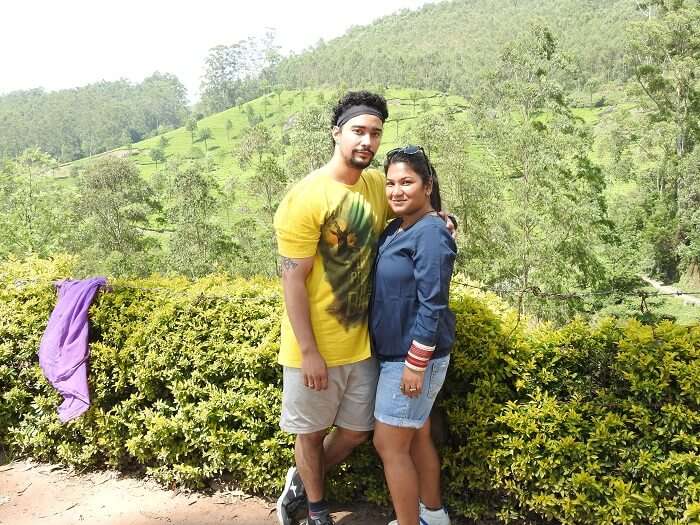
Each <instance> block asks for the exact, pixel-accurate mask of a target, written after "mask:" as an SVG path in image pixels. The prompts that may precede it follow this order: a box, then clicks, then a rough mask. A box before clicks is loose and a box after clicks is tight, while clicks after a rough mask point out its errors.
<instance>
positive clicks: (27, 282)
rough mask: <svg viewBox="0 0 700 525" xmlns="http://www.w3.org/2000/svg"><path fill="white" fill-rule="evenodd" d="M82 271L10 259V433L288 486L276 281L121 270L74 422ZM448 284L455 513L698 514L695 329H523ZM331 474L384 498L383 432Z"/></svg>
mask: <svg viewBox="0 0 700 525" xmlns="http://www.w3.org/2000/svg"><path fill="white" fill-rule="evenodd" d="M70 273H71V260H70V259H61V260H57V261H51V262H48V261H39V260H30V261H25V262H23V263H19V262H16V261H9V262H5V263H0V447H3V448H4V449H5V450H6V451H11V452H17V453H24V454H29V455H31V456H33V457H35V458H38V459H43V460H47V461H59V462H62V463H65V464H70V465H75V466H79V467H83V468H86V467H99V466H102V465H108V466H111V467H114V468H120V469H140V470H143V471H146V472H148V473H150V474H152V475H153V476H155V477H156V478H157V479H159V480H161V481H162V482H164V483H167V484H179V485H184V486H189V487H200V486H202V485H204V484H206V483H207V482H209V481H210V480H212V479H214V478H218V477H224V478H227V479H231V480H233V481H234V482H236V483H237V484H238V485H239V486H240V487H241V488H242V489H244V490H247V491H251V492H255V493H258V494H263V495H268V496H275V495H276V493H277V491H278V490H279V488H280V485H281V483H282V480H283V475H284V472H285V470H286V469H287V467H288V466H289V465H290V464H292V462H293V438H292V436H289V435H287V434H285V433H283V432H281V431H280V430H279V427H278V418H279V404H280V391H281V371H280V367H279V366H278V365H277V363H276V356H277V351H278V344H279V316H280V312H281V300H280V294H279V288H278V286H277V284H276V283H271V282H267V281H262V280H230V279H226V278H224V277H209V278H205V279H201V280H199V281H196V282H194V283H192V282H188V281H186V280H184V279H172V278H167V279H166V278H158V277H156V278H152V279H149V280H141V281H129V282H125V281H117V282H114V283H112V284H113V286H114V289H113V290H112V291H110V292H107V293H101V294H100V295H99V296H98V297H97V298H96V301H95V302H94V305H93V307H92V308H91V311H90V316H91V327H92V329H91V360H90V374H89V381H90V391H91V395H92V405H91V408H90V410H89V411H88V412H86V413H85V414H84V415H83V416H81V417H80V418H78V419H77V420H75V421H73V422H70V423H68V424H65V425H62V424H60V423H59V422H58V418H57V416H56V408H57V406H58V405H59V403H60V400H59V397H58V395H57V394H56V393H55V392H54V390H53V389H52V387H51V386H50V385H48V383H47V382H46V380H45V379H44V378H43V376H42V373H41V370H40V369H39V366H38V359H37V356H36V352H37V349H38V346H39V340H40V338H41V334H42V333H43V330H44V328H45V326H46V321H47V319H48V316H49V314H50V312H51V310H52V308H53V306H54V303H55V293H54V291H53V289H52V286H51V284H50V283H51V282H52V281H53V280H56V279H59V278H63V277H66V276H68V275H70ZM452 296H453V300H452V308H453V310H454V311H455V314H456V316H457V342H456V345H455V348H454V351H453V354H452V363H451V368H450V373H449V374H448V380H447V382H446V385H445V388H444V389H443V392H442V393H441V395H440V398H439V402H438V407H437V409H438V411H439V412H440V413H442V414H444V415H445V416H446V417H445V421H446V423H445V428H444V430H445V437H444V439H443V441H442V444H441V446H440V451H441V454H442V459H443V480H444V485H443V492H444V493H445V496H446V500H447V503H448V505H449V506H450V507H451V509H452V512H453V514H454V515H462V516H466V517H470V518H474V519H484V518H493V517H494V516H496V515H498V516H500V518H501V519H502V520H504V521H510V522H522V523H526V522H538V523H571V524H573V523H576V524H579V523H580V524H587V523H591V524H594V523H595V524H596V525H598V524H605V523H610V524H613V523H614V524H627V523H629V524H632V523H634V524H635V525H637V524H647V523H649V524H651V523H668V524H672V523H692V522H693V520H695V517H696V516H697V515H698V508H700V507H698V502H700V486H699V483H698V481H697V480H698V479H700V472H698V471H699V470H700V458H699V457H698V446H700V438H698V436H699V435H700V411H699V410H698V402H699V401H700V328H691V329H689V328H683V327H679V326H676V325H673V324H671V323H661V324H659V325H656V326H653V327H648V326H642V325H640V324H638V323H636V322H627V323H613V322H612V321H609V322H604V323H601V324H599V325H597V326H591V325H588V324H586V323H583V322H580V321H575V322H572V323H570V324H569V325H567V326H565V327H564V328H562V329H559V330H555V329H552V328H549V327H540V328H538V329H537V330H535V331H529V332H528V331H525V330H523V329H522V327H521V328H520V329H516V328H517V324H516V322H515V319H514V316H513V313H512V312H510V311H509V310H508V309H507V308H505V307H504V306H503V304H502V303H501V302H500V301H498V300H497V299H496V298H494V297H489V296H483V295H479V296H478V297H476V296H473V295H470V294H469V293H467V290H465V289H461V288H460V287H459V286H455V287H454V288H453V293H452ZM522 324H523V325H524V324H526V323H522ZM0 452H1V451H0ZM331 490H332V494H333V497H335V498H337V499H341V500H346V501H352V499H353V498H358V497H363V498H368V499H370V500H372V501H376V502H386V501H387V496H386V489H385V487H384V482H383V478H382V471H381V465H380V462H379V461H378V459H377V457H376V456H375V455H374V453H373V451H372V449H371V446H370V445H365V446H363V447H361V448H360V450H358V451H357V452H356V453H355V454H354V455H353V457H352V461H350V462H349V463H348V464H347V465H343V466H341V468H340V469H339V470H338V472H336V473H335V475H334V476H333V478H332V480H331Z"/></svg>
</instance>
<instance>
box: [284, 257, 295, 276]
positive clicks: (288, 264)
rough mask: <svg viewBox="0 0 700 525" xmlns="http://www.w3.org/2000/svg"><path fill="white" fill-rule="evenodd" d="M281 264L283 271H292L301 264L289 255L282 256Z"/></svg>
mask: <svg viewBox="0 0 700 525" xmlns="http://www.w3.org/2000/svg"><path fill="white" fill-rule="evenodd" d="M281 265H282V273H285V272H291V271H292V270H293V269H294V268H296V267H297V266H299V264H298V263H296V262H295V261H294V259H290V258H289V257H282V261H281Z"/></svg>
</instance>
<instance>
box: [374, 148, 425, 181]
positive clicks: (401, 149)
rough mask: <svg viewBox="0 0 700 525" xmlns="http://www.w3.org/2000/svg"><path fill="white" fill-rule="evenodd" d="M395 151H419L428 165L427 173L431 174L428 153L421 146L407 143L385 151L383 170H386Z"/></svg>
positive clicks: (410, 152) (408, 152) (405, 152)
mask: <svg viewBox="0 0 700 525" xmlns="http://www.w3.org/2000/svg"><path fill="white" fill-rule="evenodd" d="M397 153H402V154H405V155H415V154H417V153H421V154H422V155H423V158H424V159H425V164H426V166H428V173H429V174H430V175H431V176H432V174H433V167H432V165H431V164H430V159H429V158H428V154H427V153H426V152H425V150H424V149H423V146H414V145H413V144H409V145H408V146H404V147H403V148H394V149H392V150H389V151H387V153H386V157H385V160H384V169H385V170H386V168H388V167H389V164H391V159H392V158H393V157H394V155H396V154H397Z"/></svg>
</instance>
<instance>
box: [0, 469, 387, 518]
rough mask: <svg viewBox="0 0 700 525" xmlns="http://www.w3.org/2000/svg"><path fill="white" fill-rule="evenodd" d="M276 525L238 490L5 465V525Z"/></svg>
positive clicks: (344, 511)
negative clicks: (185, 488) (168, 486)
mask: <svg viewBox="0 0 700 525" xmlns="http://www.w3.org/2000/svg"><path fill="white" fill-rule="evenodd" d="M352 507H353V508H349V507H335V508H332V510H333V515H334V517H335V520H336V523H337V525H360V524H363V525H386V524H387V523H388V521H389V515H388V511H387V510H386V509H380V508H377V507H374V506H369V505H364V504H358V505H353V506H352ZM80 523H89V524H96V525H164V524H172V525H219V524H229V523H235V524H237V525H266V524H269V525H275V524H276V523H277V517H276V515H275V504H274V502H271V501H265V500H262V499H259V498H254V497H250V496H247V495H245V494H243V493H241V492H239V491H234V490H225V489H220V490H217V491H215V492H214V493H213V494H211V495H209V494H204V493H200V492H195V493H186V492H179V491H169V490H164V489H163V488H161V487H160V486H159V485H157V484H156V483H155V482H153V481H149V480H145V479H141V478H134V477H129V476H124V475H122V474H120V473H118V472H111V471H102V472H96V473H89V474H76V473H73V472H70V471H68V470H65V469H63V468H62V467H59V466H56V465H48V464H43V463H34V462H32V461H15V462H12V463H8V464H5V465H1V466H0V524H2V525H79V524H80Z"/></svg>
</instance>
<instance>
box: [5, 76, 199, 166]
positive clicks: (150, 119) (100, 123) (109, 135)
mask: <svg viewBox="0 0 700 525" xmlns="http://www.w3.org/2000/svg"><path fill="white" fill-rule="evenodd" d="M186 104H187V101H186V92H185V88H184V86H183V85H182V84H181V83H180V81H179V80H178V79H177V78H176V77H175V76H173V75H170V74H160V73H154V74H153V75H151V76H150V77H148V78H146V79H144V81H143V82H142V83H141V84H131V83H129V82H127V81H125V80H120V81H116V82H99V83H96V84H91V85H88V86H84V87H80V88H76V89H66V90H61V91H54V92H49V93H46V92H44V91H43V90H42V89H33V90H28V91H15V92H13V93H9V94H7V95H3V96H0V122H1V123H2V126H0V156H2V157H5V156H9V157H14V156H16V155H19V154H20V153H22V151H24V150H25V149H27V148H31V147H37V146H38V147H40V148H41V150H43V151H45V152H47V153H49V154H50V155H51V156H53V157H55V158H57V159H58V160H60V161H63V162H65V161H70V160H74V159H78V158H81V157H86V156H89V155H94V154H96V153H100V152H103V151H106V150H108V149H112V148H115V147H117V146H121V145H123V144H124V143H125V142H126V141H125V138H126V137H125V133H126V135H128V139H129V142H138V141H140V140H141V139H143V138H144V137H145V136H146V135H148V134H149V133H150V132H151V131H154V130H157V129H158V127H159V126H161V125H166V126H169V127H178V126H180V125H181V124H182V122H183V119H184V117H185V115H186V113H187V107H186Z"/></svg>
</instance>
